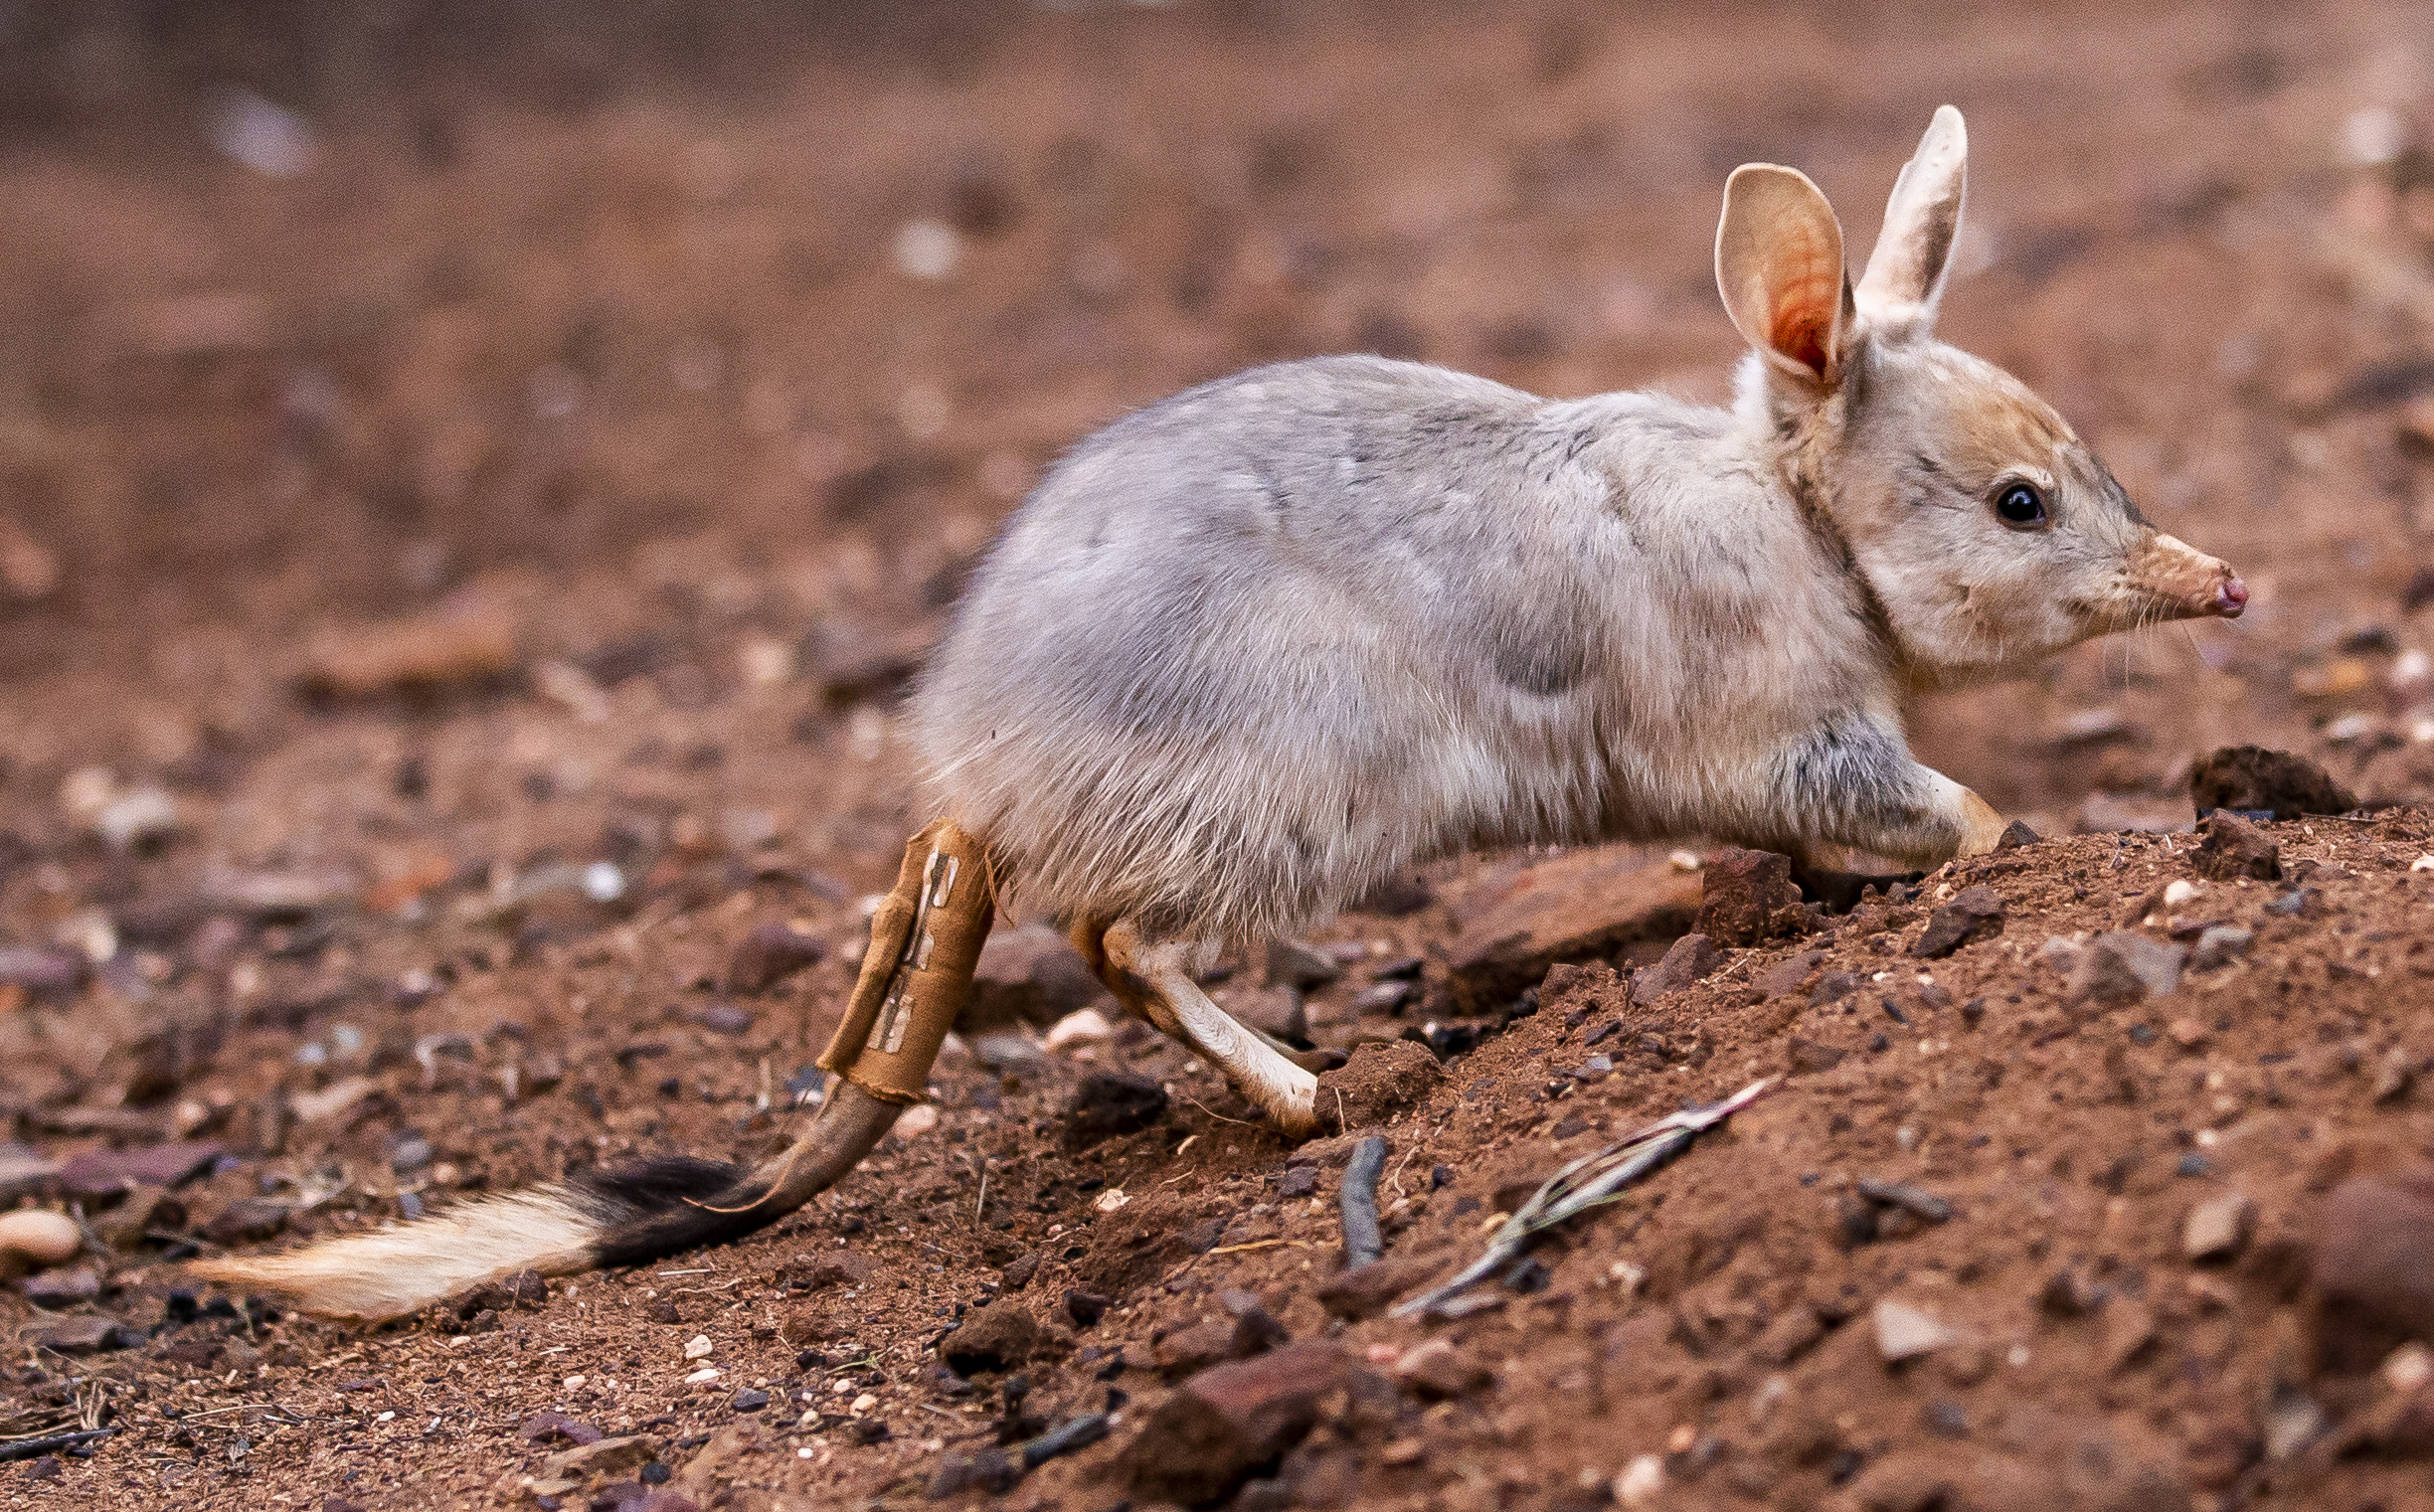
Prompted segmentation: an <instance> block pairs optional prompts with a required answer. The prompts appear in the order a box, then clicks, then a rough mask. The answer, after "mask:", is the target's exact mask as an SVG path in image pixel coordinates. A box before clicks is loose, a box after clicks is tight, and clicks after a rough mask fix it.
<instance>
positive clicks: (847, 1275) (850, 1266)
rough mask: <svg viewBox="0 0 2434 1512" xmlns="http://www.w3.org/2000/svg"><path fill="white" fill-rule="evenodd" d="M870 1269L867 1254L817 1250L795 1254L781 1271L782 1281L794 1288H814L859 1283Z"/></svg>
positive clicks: (867, 1275) (808, 1289)
mask: <svg viewBox="0 0 2434 1512" xmlns="http://www.w3.org/2000/svg"><path fill="white" fill-rule="evenodd" d="M871 1269H872V1261H871V1258H870V1257H869V1256H867V1255H861V1254H857V1253H856V1252H854V1251H852V1250H821V1251H817V1252H815V1253H813V1254H810V1255H805V1256H802V1257H800V1258H798V1259H797V1260H794V1261H793V1263H791V1264H789V1265H787V1266H786V1267H785V1269H784V1270H783V1271H782V1273H781V1274H782V1279H783V1280H784V1282H785V1284H787V1285H789V1286H792V1287H794V1288H795V1289H796V1290H798V1291H817V1290H819V1289H821V1288H822V1287H825V1286H859V1285H861V1284H862V1283H863V1282H864V1281H867V1280H869V1279H870V1276H871Z"/></svg>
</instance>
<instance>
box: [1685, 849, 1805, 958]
mask: <svg viewBox="0 0 2434 1512" xmlns="http://www.w3.org/2000/svg"><path fill="white" fill-rule="evenodd" d="M1800 903H1801V892H1800V886H1799V884H1797V883H1795V882H1794V881H1793V880H1792V858H1791V857H1789V856H1779V855H1777V854H1775V853H1774V852H1773V851H1745V850H1740V849H1737V848H1734V847H1731V846H1727V847H1725V848H1724V849H1722V850H1719V851H1717V852H1716V853H1715V854H1714V855H1712V856H1710V857H1708V858H1707V865H1706V868H1705V870H1704V872H1703V873H1702V890H1701V896H1700V900H1699V911H1698V921H1697V924H1696V928H1697V930H1698V932H1699V933H1701V934H1704V935H1706V936H1707V937H1708V938H1710V939H1712V940H1714V941H1716V942H1717V943H1718V944H1724V945H1754V944H1757V943H1759V942H1760V941H1761V940H1765V939H1769V938H1772V937H1773V936H1775V935H1777V934H1779V933H1784V932H1787V931H1786V930H1785V928H1784V926H1783V923H1784V916H1785V915H1786V913H1787V911H1789V912H1791V913H1797V912H1798V911H1799V909H1800Z"/></svg>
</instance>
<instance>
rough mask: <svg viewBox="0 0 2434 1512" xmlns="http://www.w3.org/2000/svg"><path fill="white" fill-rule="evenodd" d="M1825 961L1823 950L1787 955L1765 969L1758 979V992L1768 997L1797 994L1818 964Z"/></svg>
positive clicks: (1803, 951)
mask: <svg viewBox="0 0 2434 1512" xmlns="http://www.w3.org/2000/svg"><path fill="white" fill-rule="evenodd" d="M1824 960H1825V951H1823V950H1802V951H1799V952H1797V953H1795V954H1792V955H1787V956H1785V957H1784V958H1783V959H1782V960H1779V961H1777V962H1776V963H1775V964H1774V965H1772V966H1769V967H1767V969H1766V971H1765V973H1764V974H1763V975H1761V976H1760V977H1759V978H1758V990H1759V991H1761V992H1763V993H1765V994H1766V995H1767V996H1768V997H1781V996H1783V995H1784V994H1785V993H1787V992H1798V991H1799V990H1800V989H1801V987H1802V985H1803V984H1804V983H1806V982H1807V981H1808V980H1809V978H1810V976H1811V975H1813V974H1814V973H1815V972H1816V971H1817V968H1818V965H1819V963H1820V962H1822V961H1824Z"/></svg>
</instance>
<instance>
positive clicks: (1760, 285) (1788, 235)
mask: <svg viewBox="0 0 2434 1512" xmlns="http://www.w3.org/2000/svg"><path fill="white" fill-rule="evenodd" d="M1716 288H1717V290H1718V292H1720V293H1721V294H1722V295H1723V297H1724V309H1725V313H1727V314H1729V315H1730V316H1731V317H1732V322H1733V325H1734V326H1735V328H1737V329H1738V330H1739V331H1740V332H1741V334H1742V336H1743V337H1744V338H1745V339H1747V340H1748V342H1749V343H1750V345H1752V346H1754V347H1756V348H1757V349H1758V350H1759V351H1760V352H1762V353H1764V354H1765V355H1766V356H1767V358H1768V360H1769V361H1771V362H1773V363H1774V364H1775V365H1776V366H1777V367H1779V368H1782V369H1784V370H1785V371H1787V372H1791V373H1794V374H1797V375H1799V376H1802V377H1806V378H1811V379H1817V380H1822V381H1824V382H1826V383H1831V382H1833V381H1834V380H1835V379H1836V378H1838V377H1839V376H1840V373H1841V367H1842V357H1843V345H1844V342H1845V339H1846V337H1847V334H1848V330H1849V321H1848V319H1847V311H1848V309H1849V307H1850V294H1849V281H1848V279H1847V277H1846V275H1845V274H1844V272H1843V269H1842V228H1841V226H1840V224H1839V223H1837V222H1836V221H1835V220H1834V214H1833V208H1832V207H1831V206H1829V205H1827V204H1826V203H1825V195H1824V194H1822V193H1820V192H1819V190H1818V187H1817V185H1815V184H1813V183H1811V182H1809V179H1808V178H1807V176H1806V175H1804V174H1801V173H1798V172H1796V171H1794V170H1793V169H1790V168H1779V167H1776V166H1775V165H1774V164H1771V163H1750V164H1746V165H1744V166H1743V167H1740V168H1737V169H1735V170H1733V176H1732V179H1731V181H1730V182H1729V183H1727V184H1726V185H1725V188H1724V218H1723V220H1722V221H1721V222H1720V223H1719V224H1718V225H1717V227H1716Z"/></svg>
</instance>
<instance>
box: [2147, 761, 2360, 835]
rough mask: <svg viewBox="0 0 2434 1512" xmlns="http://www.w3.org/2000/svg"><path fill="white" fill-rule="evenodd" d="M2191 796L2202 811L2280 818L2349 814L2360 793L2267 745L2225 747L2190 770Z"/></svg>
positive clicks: (2313, 764)
mask: <svg viewBox="0 0 2434 1512" xmlns="http://www.w3.org/2000/svg"><path fill="white" fill-rule="evenodd" d="M2189 798H2190V800H2191V801H2192V802H2194V803H2195V804H2196V805H2197V811H2198V812H2199V813H2201V814H2202V813H2205V812H2207V811H2208V810H2210V809H2217V808H2233V809H2239V810H2242V811H2264V812H2270V813H2271V814H2272V815H2273V816H2274V817H2275V818H2276V819H2296V818H2298V817H2300V816H2301V815H2303V814H2346V813H2347V812H2348V811H2349V810H2351V809H2353V808H2355V807H2357V806H2358V803H2357V795H2356V794H2355V793H2352V792H2351V791H2350V790H2349V789H2348V788H2347V787H2344V786H2342V784H2341V783H2339V782H2337V781H2335V780H2334V779H2333V777H2332V774H2331V773H2329V772H2327V771H2326V770H2325V769H2324V768H2323V767H2321V766H2319V765H2317V764H2316V763H2315V762H2314V761H2311V760H2309V759H2307V758H2306V757H2305V756H2292V755H2291V754H2290V753H2289V752H2286V751H2268V750H2266V749H2265V748H2264V747H2262V746H2225V747H2223V748H2222V749H2220V750H2218V751H2214V752H2211V753H2209V754H2208V755H2206V756H2203V757H2201V758H2200V759H2199V760H2198V761H2197V763H2196V764H2195V765H2194V766H2191V767H2190V768H2189Z"/></svg>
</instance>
